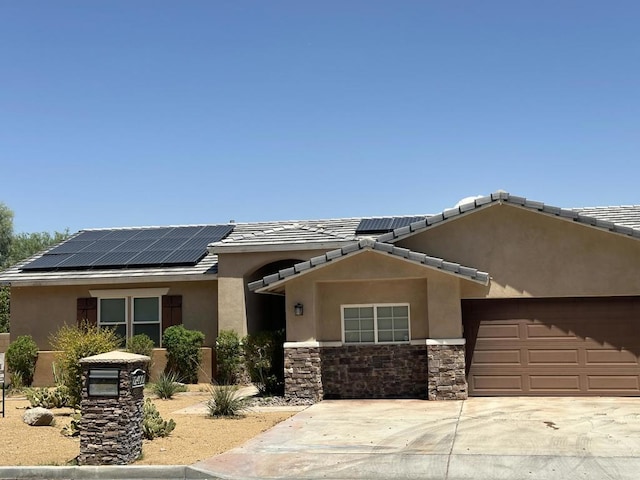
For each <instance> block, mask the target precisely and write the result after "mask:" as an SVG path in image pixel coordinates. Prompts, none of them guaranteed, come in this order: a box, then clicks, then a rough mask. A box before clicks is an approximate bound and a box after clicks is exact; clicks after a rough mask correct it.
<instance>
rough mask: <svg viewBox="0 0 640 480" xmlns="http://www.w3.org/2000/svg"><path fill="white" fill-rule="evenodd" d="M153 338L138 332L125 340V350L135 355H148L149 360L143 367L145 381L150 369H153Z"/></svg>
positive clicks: (147, 378)
mask: <svg viewBox="0 0 640 480" xmlns="http://www.w3.org/2000/svg"><path fill="white" fill-rule="evenodd" d="M154 346H155V345H154V343H153V340H151V338H150V337H149V335H146V334H144V333H139V334H137V335H134V336H133V337H131V338H129V339H128V340H127V351H128V352H130V353H135V354H137V355H145V356H147V357H149V361H148V362H147V365H146V367H145V370H146V371H147V375H146V381H147V382H148V381H149V376H150V374H151V370H152V369H153V348H154Z"/></svg>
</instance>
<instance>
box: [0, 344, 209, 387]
mask: <svg viewBox="0 0 640 480" xmlns="http://www.w3.org/2000/svg"><path fill="white" fill-rule="evenodd" d="M200 350H201V351H202V363H201V365H200V367H201V368H200V371H199V372H198V382H199V383H211V378H212V374H211V373H212V372H213V371H215V370H214V368H215V362H214V355H213V349H212V348H210V347H203V348H201V349H200ZM0 351H1V350H0ZM57 353H58V352H56V351H53V350H41V351H40V352H38V361H37V362H36V372H35V374H34V376H33V386H34V387H52V386H54V385H55V380H54V378H53V363H54V362H55V358H56V354H57ZM152 358H153V361H152V366H151V375H150V378H151V380H155V379H156V378H158V375H160V373H162V371H163V370H164V368H165V367H166V365H167V355H166V350H165V349H164V348H155V349H154V350H153V357H152Z"/></svg>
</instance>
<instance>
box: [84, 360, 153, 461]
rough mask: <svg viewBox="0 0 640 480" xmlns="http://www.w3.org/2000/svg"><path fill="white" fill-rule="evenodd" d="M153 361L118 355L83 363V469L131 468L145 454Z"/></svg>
mask: <svg viewBox="0 0 640 480" xmlns="http://www.w3.org/2000/svg"><path fill="white" fill-rule="evenodd" d="M149 360H150V358H149V357H146V356H144V355H135V354H132V353H128V352H118V351H115V352H109V353H102V354H100V355H94V356H92V357H86V358H83V359H81V360H80V365H81V366H82V401H81V405H80V409H81V413H82V420H81V421H80V455H79V456H78V463H79V464H80V465H127V464H130V463H133V462H134V461H135V460H136V459H137V458H138V457H140V455H141V454H142V417H143V410H142V409H143V401H144V398H143V389H144V388H143V387H144V375H145V373H146V372H145V371H144V368H145V367H146V365H147V364H148V362H149Z"/></svg>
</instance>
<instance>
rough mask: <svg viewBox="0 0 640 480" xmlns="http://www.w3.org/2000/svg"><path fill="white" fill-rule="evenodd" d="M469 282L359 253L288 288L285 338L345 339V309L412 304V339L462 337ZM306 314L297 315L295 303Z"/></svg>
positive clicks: (393, 259)
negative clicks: (464, 289) (463, 298)
mask: <svg viewBox="0 0 640 480" xmlns="http://www.w3.org/2000/svg"><path fill="white" fill-rule="evenodd" d="M461 282H462V283H466V282H468V280H463V279H461V278H459V277H456V276H453V275H449V274H446V273H443V272H440V271H437V270H434V269H431V268H428V267H425V266H421V265H417V264H415V263H412V262H407V261H405V260H403V259H399V258H397V257H392V256H390V255H388V254H386V253H378V252H374V251H361V252H360V253H358V254H355V255H352V256H350V257H346V258H344V259H342V260H339V261H337V262H335V263H332V264H328V265H326V266H324V267H322V268H319V269H317V270H316V271H312V272H310V273H308V274H306V275H303V276H300V277H299V278H296V279H293V280H291V281H289V282H288V283H287V284H286V298H287V340H288V341H290V342H306V341H321V342H331V341H341V340H342V319H341V306H342V305H348V304H370V303H397V304H400V303H409V304H410V322H411V338H412V340H418V339H427V338H457V337H460V336H461V334H462V330H461V325H462V321H461V312H460V284H461ZM298 302H299V303H302V304H303V305H304V315H303V316H301V317H297V316H295V314H294V308H293V307H294V305H295V304H296V303H298Z"/></svg>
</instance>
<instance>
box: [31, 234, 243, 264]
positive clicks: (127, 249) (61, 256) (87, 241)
mask: <svg viewBox="0 0 640 480" xmlns="http://www.w3.org/2000/svg"><path fill="white" fill-rule="evenodd" d="M233 227H234V226H233V225H205V226H185V227H155V228H130V229H113V230H100V231H96V230H88V231H84V232H80V233H79V234H78V235H76V236H75V237H73V238H72V239H70V240H67V241H66V242H64V243H62V244H60V245H59V246H57V247H56V248H55V249H53V250H51V251H50V252H47V253H45V254H44V255H43V256H42V257H40V258H38V259H36V260H34V261H33V262H30V263H29V264H27V265H25V266H24V267H23V268H22V269H23V270H56V269H76V270H84V269H91V268H105V267H109V268H133V267H139V266H145V267H146V266H170V265H193V264H195V263H197V262H198V261H200V260H201V259H202V258H203V257H204V256H205V255H206V254H207V245H208V244H209V243H213V242H217V241H220V240H222V239H223V238H225V237H226V236H227V235H229V234H230V233H231V232H232V231H233Z"/></svg>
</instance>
